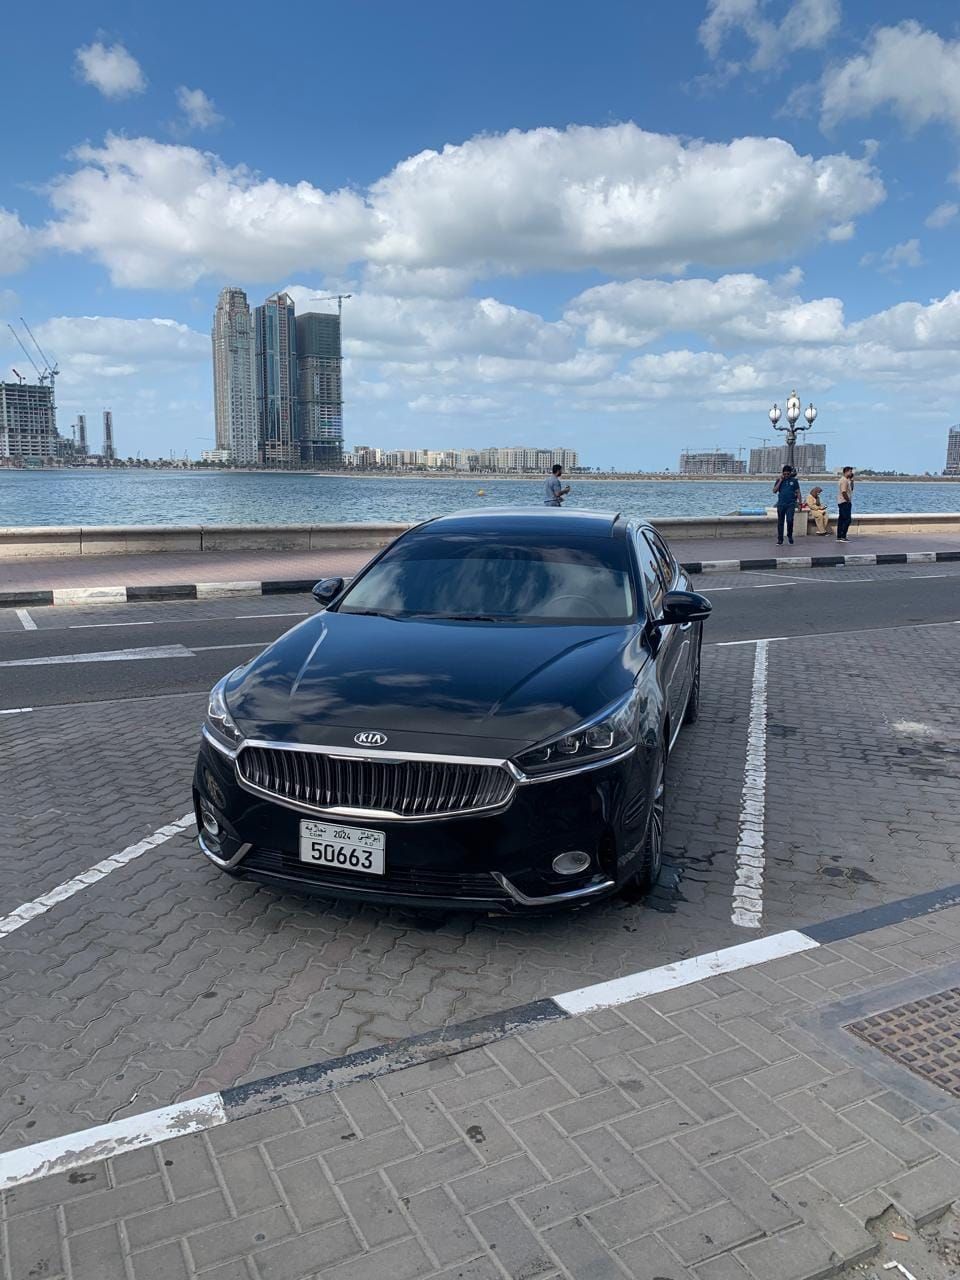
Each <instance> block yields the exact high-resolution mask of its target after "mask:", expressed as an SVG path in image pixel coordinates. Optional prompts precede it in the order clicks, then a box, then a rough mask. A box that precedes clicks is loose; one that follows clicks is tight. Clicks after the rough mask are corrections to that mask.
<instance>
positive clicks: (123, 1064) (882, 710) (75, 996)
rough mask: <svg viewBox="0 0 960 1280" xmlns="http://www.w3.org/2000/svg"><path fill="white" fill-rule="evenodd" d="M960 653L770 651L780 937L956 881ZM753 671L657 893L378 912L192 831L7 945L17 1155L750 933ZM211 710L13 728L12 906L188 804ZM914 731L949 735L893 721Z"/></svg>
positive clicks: (723, 687)
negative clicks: (735, 903) (533, 915)
mask: <svg viewBox="0 0 960 1280" xmlns="http://www.w3.org/2000/svg"><path fill="white" fill-rule="evenodd" d="M957 642H958V635H957V631H956V629H954V628H949V627H931V628H917V629H908V630H906V631H897V632H888V633H884V634H881V633H874V634H873V635H872V636H871V637H870V639H869V644H860V643H859V642H858V645H857V646H856V647H853V646H851V643H850V641H849V640H848V639H845V638H843V637H836V638H832V639H830V640H827V641H824V640H822V639H810V640H795V641H791V642H790V644H789V645H788V646H783V647H778V646H776V645H772V646H771V650H770V724H771V736H770V739H769V746H770V752H769V767H770V786H769V802H768V840H767V848H768V865H767V871H766V878H765V896H766V915H765V926H766V927H767V928H768V929H771V930H775V929H780V928H784V927H790V926H793V925H796V924H798V923H805V922H807V921H812V920H818V919H825V918H829V917H832V916H835V915H838V914H841V913H843V912H845V911H850V910H854V909H857V908H859V907H864V906H868V905H871V904H873V903H875V902H878V901H889V900H891V899H893V898H897V897H901V896H903V894H905V893H910V892H918V891H920V890H923V889H932V888H939V887H941V886H942V885H944V884H949V883H954V882H956V881H958V880H960V875H958V873H957V870H958V861H960V857H958V855H960V845H958V842H957V839H956V834H955V815H956V813H957V811H958V810H960V776H958V768H957V756H956V752H955V751H954V749H953V746H952V745H951V744H952V743H953V739H951V738H950V734H951V732H952V730H951V726H950V725H949V723H948V716H947V714H946V712H945V710H944V709H943V705H942V697H941V691H942V689H944V688H946V687H949V682H950V680H952V679H953V678H954V677H953V672H954V671H955V668H956V659H955V654H956V646H957ZM918 655H919V669H918V663H917V658H918ZM861 658H862V661H861ZM752 665H753V646H752V645H749V644H748V645H742V646H734V647H729V648H714V649H708V650H705V678H706V686H705V699H704V706H703V715H702V719H701V721H700V723H699V724H698V725H697V726H696V727H695V728H694V729H693V730H692V731H686V732H684V733H683V734H681V736H680V739H679V742H678V746H677V750H676V754H675V756H674V757H673V759H672V762H671V772H670V782H671V788H672V794H671V804H670V813H669V825H668V844H669V854H670V858H669V864H668V866H667V869H666V872H665V875H664V878H663V880H662V883H661V886H660V887H659V889H658V890H657V892H656V893H655V894H654V896H653V897H652V898H651V899H649V900H647V901H640V902H630V901H624V900H622V899H618V900H615V901H613V902H610V903H607V904H604V905H598V906H597V907H596V908H595V909H591V910H586V911H583V912H580V913H578V914H576V915H573V916H563V915H561V916H556V917H553V918H541V919H536V920H523V919H513V918H511V919H496V918H487V917H480V918H477V917H475V916H472V915H451V916H448V917H434V916H426V917H425V916H423V915H418V914H414V913H411V912H402V911H381V910H379V909H374V908H369V907H354V906H351V905H348V904H335V903H327V902H324V901H322V900H311V899H304V898H298V897H295V896H292V895H282V894H278V893H276V892H273V891H271V890H266V889H261V888H258V887H256V886H254V885H252V884H248V883H243V882H239V883H238V882H235V881H232V880H229V879H227V878H226V877H224V876H222V875H221V874H220V873H219V872H217V871H216V870H214V869H213V868H212V867H210V866H209V865H208V864H207V863H206V862H204V861H203V860H202V859H201V858H200V857H199V855H198V854H197V853H196V851H195V849H194V847H193V844H192V842H191V841H190V840H189V839H188V838H187V837H182V838H177V839H175V840H172V841H170V842H169V843H167V844H165V845H163V846H161V847H159V848H158V849H157V850H155V851H153V852H152V853H150V854H148V855H147V856H145V857H144V858H142V859H140V860H139V861H137V862H135V863H133V864H131V865H130V866H128V867H126V868H124V869H123V870H121V871H117V872H115V873H114V874H113V875H111V876H110V877H109V878H107V879H106V880H103V881H101V882H100V883H99V884H97V885H95V886H93V887H92V888H90V889H87V890H85V891H84V892H83V893H82V894H80V895H78V896H77V897H76V898H74V899H71V901H70V902H69V903H66V904H63V905H61V906H59V907H57V908H55V909H54V910H53V911H52V912H50V913H49V914H48V915H47V916H45V917H43V920H42V922H34V923H32V924H31V925H28V926H27V927H25V928H23V929H20V930H19V931H18V932H16V933H14V934H12V935H10V936H9V937H8V938H6V939H5V940H4V941H3V943H2V945H0V982H2V984H3V989H4V992H5V1000H4V1002H3V1007H2V1008H0V1071H3V1072H5V1073H6V1074H5V1077H4V1078H5V1081H9V1085H8V1088H7V1089H6V1090H5V1091H4V1093H3V1095H2V1096H0V1150H8V1149H10V1148H12V1147H15V1146H19V1145H21V1144H23V1143H26V1142H32V1141H37V1140H40V1139H43V1138H47V1137H51V1136H55V1135H57V1134H61V1133H64V1132H69V1131H72V1130H74V1129H76V1128H79V1127H85V1126H87V1125H91V1124H97V1123H102V1122H104V1121H107V1120H109V1119H111V1118H113V1117H116V1116H120V1115H126V1114H132V1113H137V1112H141V1111H143V1110H147V1109H150V1108H152V1107H157V1106H163V1105H166V1104H168V1103H170V1102H173V1101H177V1100H180V1099H183V1098H187V1097H191V1096H195V1095H197V1094H199V1093H204V1092H207V1091H209V1090H210V1089H217V1088H221V1087H226V1086H230V1085H233V1084H236V1083H238V1082H240V1081H244V1080H250V1079H254V1078H257V1077H260V1076H263V1075H267V1074H270V1073H272V1072H275V1071H281V1070H286V1069H290V1068H293V1067H297V1066H301V1065H303V1064H304V1063H308V1062H313V1061H317V1060H321V1059H323V1058H327V1057H330V1056H335V1055H337V1054H340V1053H344V1052H347V1051H350V1050H352V1049H356V1048H364V1047H370V1046H372V1045H376V1044H380V1043H382V1042H384V1041H386V1040H390V1039H392V1038H396V1037H402V1036H406V1035H410V1034H413V1033H416V1032H420V1031H429V1030H433V1029H435V1028H437V1027H439V1026H443V1025H446V1024H447V1023H449V1022H457V1021H462V1020H464V1019H467V1018H470V1017H474V1016H477V1015H479V1014H482V1013H488V1012H493V1011H497V1010H500V1009H503V1008H505V1007H509V1006H512V1005H516V1004H522V1003H524V1002H526V1001H528V1000H531V999H536V998H539V997H542V996H544V995H550V994H553V993H555V992H557V991H561V990H565V989H568V988H572V987H576V986H580V985H582V984H583V983H585V982H596V981H602V980H604V979H607V978H611V977H615V976H617V975H620V974H624V973H629V972H633V971H636V970H638V969H643V968H648V967H650V966H652V965H657V964H660V963H663V962H665V961H668V960H675V959H679V958H683V957H685V956H689V955H692V954H697V953H700V952H702V951H704V950H707V949H711V948H714V947H719V946H724V945H729V944H730V943H734V942H738V941H741V940H743V937H744V933H743V931H742V930H740V929H738V928H736V927H735V926H734V925H732V923H731V921H730V910H731V897H732V882H733V865H734V850H735V848H736V842H737V820H738V812H739V797H740V790H741V786H742V778H743V763H744V743H745V732H746V714H747V705H748V700H749V690H750V678H751V672H752ZM880 669H882V670H883V671H884V672H886V673H887V674H886V675H885V677H884V678H883V679H882V680H881V679H879V678H876V677H875V676H874V675H873V673H874V672H875V671H879V670H880ZM911 672H912V673H913V674H911ZM835 675H837V680H836V690H835V691H834V689H833V678H834V676H835ZM868 686H869V696H867V695H866V694H865V693H863V692H862V690H863V689H866V688H867V687H868ZM203 701H204V700H203V698H202V697H194V696H193V695H190V696H188V697H180V698H178V697H169V698H155V699H149V700H145V701H143V702H136V703H129V702H126V703H113V704H108V705H105V706H104V705H99V706H88V707H81V706H75V707H70V708H49V709H44V710H41V711H38V712H36V713H35V714H33V715H31V716H29V717H23V718H20V717H12V718H10V719H4V718H0V761H2V764H0V769H2V781H3V785H2V786H0V805H2V806H3V812H2V814H0V821H2V826H0V842H3V846H2V847H3V850H4V851H3V853H2V858H3V861H2V868H3V870H4V872H5V873H6V874H4V875H3V876H0V903H2V906H0V913H2V912H3V911H6V910H9V909H11V907H13V906H16V905H17V904H18V903H19V902H22V901H25V900H27V899H29V898H32V897H35V896H36V895H37V894H38V893H41V892H43V891H45V890H48V889H49V888H51V887H52V886H53V885H55V884H57V883H60V882H61V881H62V880H64V879H65V878H68V877H70V876H73V875H76V874H78V873H79V872H81V871H83V870H85V869H86V868H87V867H88V866H90V865H92V864H93V863H94V862H96V861H98V860H99V859H100V858H103V857H105V856H107V855H109V854H111V853H114V852H116V851H118V850H119V849H122V848H124V847H125V846H126V845H128V844H130V843H131V842H133V841H135V840H137V839H140V838H141V837H142V836H144V835H145V834H147V833H148V832H149V831H151V830H153V829H155V828H156V827H157V826H159V825H160V824H161V823H163V822H166V821H169V820H170V819H172V818H175V817H179V816H180V815H181V814H182V813H184V812H186V810H187V809H188V808H189V780H190V773H191V769H192V761H193V753H194V749H195V742H196V733H197V726H198V724H199V720H200V717H201V715H202V710H203ZM808 708H809V710H810V715H811V716H812V717H815V718H819V720H820V722H821V723H823V724H824V725H825V726H827V727H828V728H829V727H830V726H832V724H833V721H834V716H835V715H836V714H837V712H838V709H840V710H842V709H844V708H845V709H846V713H847V714H848V715H849V716H850V717H851V718H852V720H853V721H854V722H856V723H860V724H863V725H864V729H865V733H866V736H865V738H864V740H863V741H862V742H861V743H860V744H859V745H856V744H854V743H853V742H852V741H851V740H848V739H847V738H845V737H843V736H842V735H835V734H832V733H827V734H826V735H825V737H824V740H823V743H822V745H819V746H817V748H816V749H814V746H813V744H811V743H810V742H809V740H808V739H807V738H806V737H805V736H804V735H803V734H802V733H797V734H791V733H790V732H789V730H790V729H791V728H793V727H795V725H796V724H797V723H798V721H800V720H802V719H803V717H805V716H806V715H807V711H808ZM905 708H909V712H908V711H907V710H905ZM907 714H909V715H911V716H915V717H916V723H919V724H923V725H925V726H926V727H927V729H929V730H931V733H930V734H924V735H922V736H921V738H920V739H918V738H917V737H916V734H915V731H906V730H897V729H895V728H894V725H895V724H897V723H899V722H900V720H901V719H902V718H903V717H904V716H906V715H907ZM938 735H939V736H938ZM918 741H919V742H920V747H919V748H918V747H917V742H918ZM918 749H919V750H920V751H921V753H922V754H921V755H920V756H919V757H918V756H917V755H915V754H913V753H914V752H915V751H916V750H918ZM892 777H895V778H896V779H897V790H896V794H893V793H892V792H891V788H890V787H889V780H890V778H892ZM798 795H799V796H800V799H799V800H793V801H791V803H790V804H789V805H787V806H785V805H783V804H781V803H780V798H781V797H784V796H790V797H797V796H798ZM52 797H55V800H54V799H52ZM861 798H862V802H861ZM901 811H902V812H904V813H905V812H908V811H909V815H910V817H909V823H910V830H909V832H905V823H904V822H902V821H900V820H899V818H898V814H899V813H900V812H901ZM808 832H812V833H813V835H814V836H815V839H811V842H810V843H809V844H808V843H807V833H808ZM905 853H909V854H911V855H913V856H911V857H909V858H908V857H905ZM796 985H797V986H798V987H799V988H800V989H801V992H802V990H803V988H804V986H805V984H804V982H803V981H801V980H800V979H799V977H798V979H797V982H796Z"/></svg>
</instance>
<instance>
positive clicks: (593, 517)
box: [411, 506, 626, 538]
mask: <svg viewBox="0 0 960 1280" xmlns="http://www.w3.org/2000/svg"><path fill="white" fill-rule="evenodd" d="M625 523H626V522H625V521H624V520H623V518H622V517H621V515H620V513H619V511H576V510H573V511H569V510H568V511H564V510H558V509H557V508H555V507H543V506H541V507H479V508H476V509H472V510H466V511H452V512H451V513H450V514H449V515H445V516H436V517H434V519H432V520H428V521H426V522H425V523H424V524H421V525H419V526H418V527H417V528H416V529H414V530H412V531H411V532H413V533H427V532H429V533H490V534H493V533H516V534H521V535H523V534H528V535H529V534H533V535H541V534H554V535H559V536H561V537H575V538H622V537H623V531H624V527H625Z"/></svg>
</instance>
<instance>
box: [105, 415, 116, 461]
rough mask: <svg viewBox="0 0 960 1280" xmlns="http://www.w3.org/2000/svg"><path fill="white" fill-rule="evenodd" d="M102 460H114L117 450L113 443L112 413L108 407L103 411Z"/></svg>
mask: <svg viewBox="0 0 960 1280" xmlns="http://www.w3.org/2000/svg"><path fill="white" fill-rule="evenodd" d="M101 457H102V458H103V460H104V462H116V460H117V451H116V449H115V448H114V444H113V414H112V413H111V412H110V410H109V409H104V411H103V452H102V454H101Z"/></svg>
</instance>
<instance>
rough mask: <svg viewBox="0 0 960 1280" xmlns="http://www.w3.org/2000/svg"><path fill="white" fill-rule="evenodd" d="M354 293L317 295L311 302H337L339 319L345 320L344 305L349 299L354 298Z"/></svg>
mask: <svg viewBox="0 0 960 1280" xmlns="http://www.w3.org/2000/svg"><path fill="white" fill-rule="evenodd" d="M352 297H353V294H352V293H324V294H318V295H315V296H314V297H312V298H311V299H310V301H311V302H335V303H336V304H337V318H338V319H342V318H343V304H344V303H345V302H346V300H347V299H348V298H352Z"/></svg>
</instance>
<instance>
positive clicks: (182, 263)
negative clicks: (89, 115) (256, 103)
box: [48, 135, 373, 288]
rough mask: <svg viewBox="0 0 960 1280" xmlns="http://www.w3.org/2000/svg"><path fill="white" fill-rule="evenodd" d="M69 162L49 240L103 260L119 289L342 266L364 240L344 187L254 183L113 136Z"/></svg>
mask: <svg viewBox="0 0 960 1280" xmlns="http://www.w3.org/2000/svg"><path fill="white" fill-rule="evenodd" d="M75 156H76V159H77V161H78V162H79V166H80V167H79V168H78V169H77V170H76V171H75V172H74V173H72V174H70V175H68V176H66V177H64V178H61V179H60V180H58V181H57V182H56V183H55V184H54V186H53V188H52V190H51V197H50V198H51V201H52V203H53V205H54V208H55V209H56V210H57V212H58V214H59V215H60V216H59V218H58V219H57V220H55V221H54V222H53V223H52V224H51V226H50V228H49V232H48V235H49V239H50V242H51V243H52V244H53V245H55V246H56V247H58V248H62V249H68V250H72V251H74V252H80V253H89V254H90V255H92V256H93V257H94V258H96V259H97V260H98V261H100V262H102V263H104V265H105V266H106V267H107V268H108V270H109V271H110V276H111V279H112V280H113V283H114V284H117V285H121V286H127V287H157V288H169V287H171V286H173V287H180V288H189V287H190V286H191V285H193V284H195V283H196V281H197V280H199V279H201V277H203V276H206V275H215V276H220V277H226V278H231V277H232V278H233V279H239V280H247V281H260V280H275V279H277V278H278V277H281V276H283V275H285V274H287V273H288V272H291V271H294V270H298V269H299V270H310V269H311V268H320V267H323V268H329V267H332V266H336V265H337V264H345V263H346V262H348V261H349V260H350V259H352V258H353V257H355V256H357V254H358V252H359V251H360V250H361V249H362V246H363V244H364V242H365V241H366V240H367V238H368V237H369V236H370V235H371V233H372V228H373V216H372V214H371V212H370V210H369V209H368V208H367V207H366V205H365V204H364V201H363V200H362V198H361V197H359V196H357V195H355V194H353V193H352V192H349V191H336V192H333V193H331V194H327V193H326V192H324V191H320V190H318V189H317V188H316V187H312V186H311V185H310V184H309V183H307V182H301V183H297V184H296V185H288V184H285V183H281V182H276V181H274V180H273V179H270V178H266V179H264V178H259V177H257V176H256V175H255V174H253V173H252V172H251V171H250V170H248V169H246V168H245V167H243V166H236V167H230V166H228V165H225V164H224V163H223V162H222V161H221V160H219V159H218V157H216V156H214V155H211V154H209V153H206V152H202V151H198V150H196V149H195V148H193V147H184V146H174V145H170V144H167V143H160V142H155V141H153V140H152V139H150V138H122V137H118V136H115V135H111V136H109V137H108V138H107V140H106V142H105V143H104V145H103V146H102V147H99V148H98V147H90V146H84V147H80V148H78V149H77V151H76V152H75Z"/></svg>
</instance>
